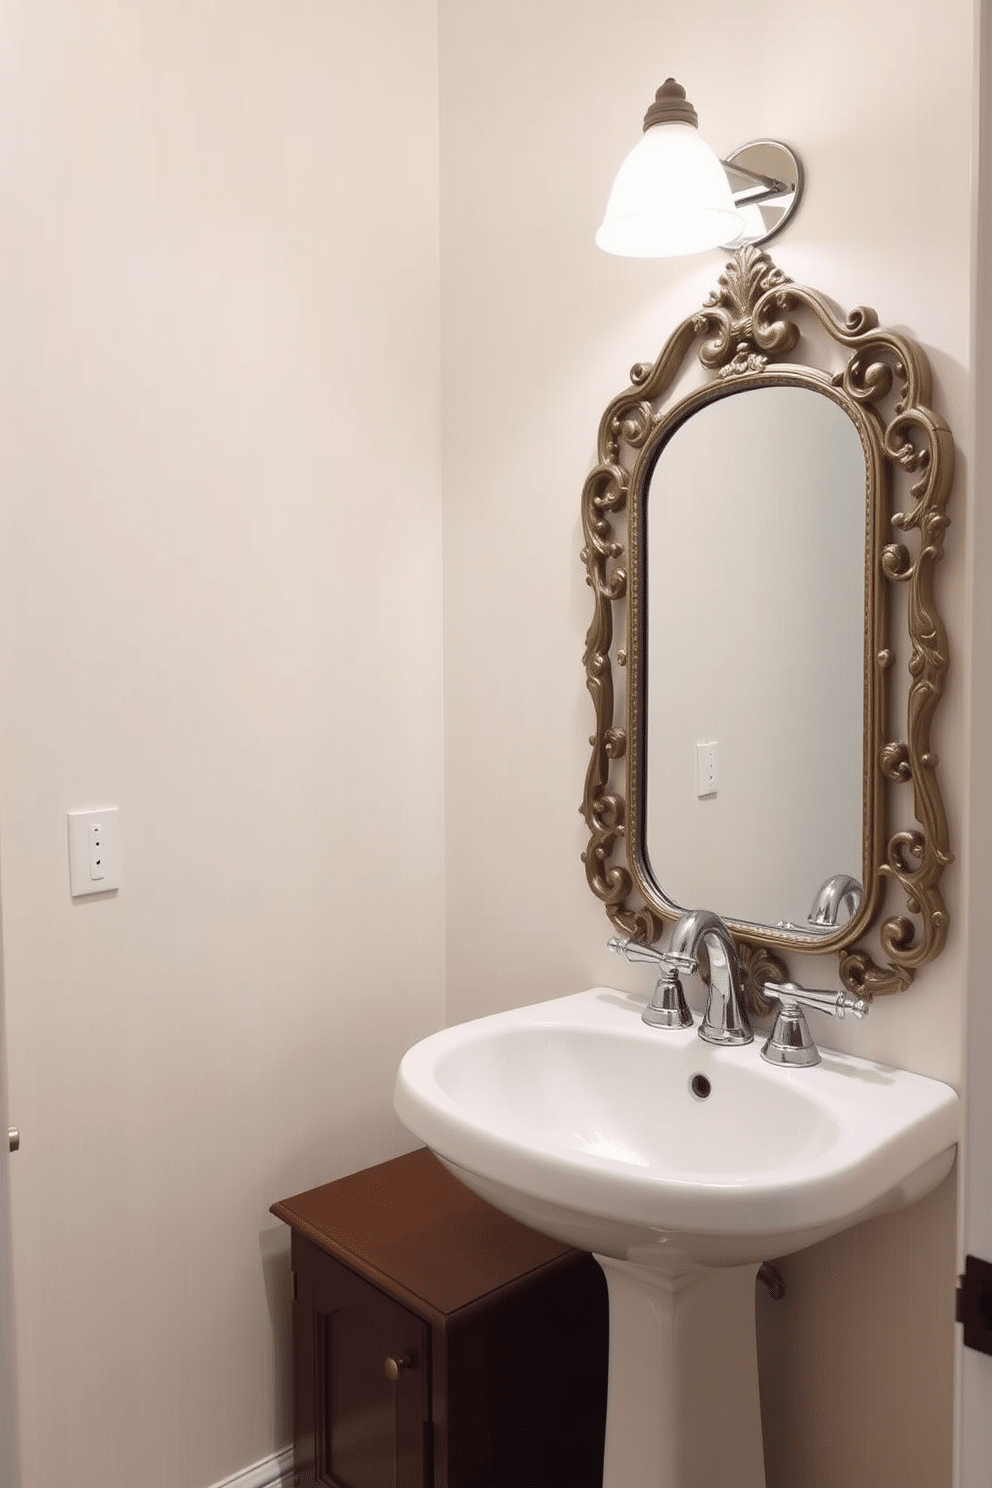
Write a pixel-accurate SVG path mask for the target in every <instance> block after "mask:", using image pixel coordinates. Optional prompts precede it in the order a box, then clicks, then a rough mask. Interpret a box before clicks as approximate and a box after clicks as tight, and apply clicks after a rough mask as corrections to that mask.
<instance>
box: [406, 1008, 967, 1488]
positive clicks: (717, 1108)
mask: <svg viewBox="0 0 992 1488" xmlns="http://www.w3.org/2000/svg"><path fill="white" fill-rule="evenodd" d="M641 1008H642V1003H641V1002H639V1001H638V1000H637V999H636V998H634V997H632V996H628V995H626V994H624V993H622V992H617V991H613V990H612V989H610V988H607V987H594V988H592V989H590V990H588V991H585V992H579V993H577V994H575V995H574V996H571V997H563V998H556V999H555V1000H553V1001H551V1002H544V1003H538V1004H536V1005H533V1006H529V1007H522V1008H516V1009H514V1010H512V1011H511V1012H507V1013H498V1014H495V1015H494V1016H492V1017H489V1018H480V1019H478V1020H476V1021H474V1022H471V1023H463V1024H460V1025H459V1026H457V1027H454V1028H448V1029H444V1030H443V1031H442V1032H440V1033H437V1034H434V1035H432V1036H431V1037H430V1038H427V1039H424V1040H423V1041H422V1042H421V1043H419V1044H416V1045H415V1046H414V1047H413V1048H412V1049H411V1050H409V1052H408V1053H407V1054H406V1055H405V1057H404V1059H403V1061H402V1063H401V1065H400V1069H399V1074H398V1076H397V1082H396V1093H395V1105H396V1110H397V1112H398V1114H399V1116H400V1119H401V1120H402V1121H403V1122H404V1124H405V1125H406V1126H407V1127H408V1128H409V1129H410V1130H411V1131H412V1132H413V1133H414V1134H415V1135H416V1136H418V1137H419V1138H420V1139H421V1141H423V1142H424V1143H426V1145H427V1146H428V1147H430V1148H431V1149H432V1150H433V1151H434V1152H435V1153H436V1154H437V1156H438V1157H439V1158H440V1159H441V1161H442V1162H443V1163H445V1165H446V1166H447V1167H448V1168H449V1169H450V1170H451V1171H452V1172H453V1173H454V1174H455V1175H456V1176H457V1177H459V1178H460V1179H461V1180H462V1182H463V1183H465V1184H466V1185H467V1186H468V1187H469V1188H471V1189H473V1190H474V1191H475V1192H476V1193H478V1194H480V1195H481V1196H482V1197H483V1198H486V1199H488V1200H490V1202H491V1203H493V1204H495V1205H496V1207H497V1208H499V1209H502V1210H503V1211H504V1212H506V1213H507V1214H511V1215H513V1216H514V1217H515V1218H517V1219H519V1220H522V1221H523V1222H524V1223H525V1224H529V1225H531V1226H532V1227H533V1228H534V1229H537V1230H541V1231H543V1232H544V1233H546V1234H549V1235H553V1236H555V1237H557V1238H558V1239H561V1240H564V1241H566V1242H567V1243H569V1244H571V1245H574V1246H577V1247H580V1248H582V1249H585V1250H591V1251H592V1252H593V1253H594V1255H595V1256H596V1259H597V1260H598V1261H599V1263H600V1265H601V1266H602V1267H603V1270H604V1272H605V1274H606V1279H607V1285H608V1289H609V1298H610V1384H609V1398H608V1406H607V1435H606V1460H605V1465H604V1478H603V1482H604V1488H724V1485H727V1488H730V1485H732V1488H762V1485H763V1484H764V1465H763V1457H762V1446H761V1424H760V1411H759V1403H758V1381H757V1355H756V1349H755V1334H754V1280H755V1275H756V1272H757V1269H758V1266H759V1265H760V1263H761V1262H762V1261H764V1260H767V1259H769V1258H770V1257H773V1256H780V1255H784V1254H787V1253H788V1252H791V1251H794V1250H800V1249H802V1247H803V1246H806V1245H812V1244H813V1243H814V1242H815V1241H817V1240H821V1239H823V1238H825V1237H826V1236H828V1235H832V1234H835V1233H836V1232H837V1231H838V1230H842V1229H845V1228H846V1227H847V1226H848V1225H852V1224H857V1223H858V1222H859V1221H860V1220H863V1219H867V1218H869V1217H870V1216H872V1215H877V1214H882V1213H885V1212H887V1211H890V1210H894V1209H898V1208H901V1207H903V1206H904V1205H907V1204H911V1203H913V1202H914V1201H915V1200H916V1199H919V1198H922V1197H923V1195H924V1194H926V1193H929V1192H930V1190H931V1189H933V1188H934V1187H935V1186H936V1185H937V1184H938V1183H939V1182H940V1180H941V1179H942V1178H943V1177H944V1175H945V1174H946V1173H947V1172H948V1171H949V1169H950V1167H951V1164H952V1163H953V1160H954V1152H955V1145H956V1142H957V1137H958V1120H959V1117H958V1098H957V1096H956V1094H955V1092H954V1091H953V1090H952V1089H951V1088H950V1087H949V1086H947V1085H943V1084H941V1083H940V1082H939V1081H936V1080H930V1079H926V1078H924V1077H923V1076H921V1075H915V1074H910V1073H908V1072H906V1071H904V1070H898V1069H892V1068H889V1067H887V1066H884V1065H880V1064H874V1063H872V1062H871V1061H869V1060H864V1059H858V1058H855V1057H853V1056H850V1055H846V1054H836V1053H831V1052H830V1051H827V1050H824V1051H823V1058H822V1061H821V1063H820V1064H819V1065H817V1066H816V1067H815V1068H812V1069H799V1070H793V1069H783V1068H779V1067H774V1066H772V1065H769V1064H766V1063H765V1062H764V1061H763V1060H762V1059H761V1057H760V1041H757V1040H756V1041H755V1042H754V1043H752V1044H748V1045H746V1046H744V1047H743V1048H731V1049H727V1048H718V1047H714V1046H712V1045H709V1044H705V1043H703V1042H702V1041H701V1040H700V1039H699V1038H698V1037H697V1036H696V1032H695V1029H692V1028H689V1029H685V1030H679V1031H675V1030H659V1029H653V1028H648V1027H646V1026H645V1025H644V1024H643V1023H642V1022H641V1020H640V1012H641Z"/></svg>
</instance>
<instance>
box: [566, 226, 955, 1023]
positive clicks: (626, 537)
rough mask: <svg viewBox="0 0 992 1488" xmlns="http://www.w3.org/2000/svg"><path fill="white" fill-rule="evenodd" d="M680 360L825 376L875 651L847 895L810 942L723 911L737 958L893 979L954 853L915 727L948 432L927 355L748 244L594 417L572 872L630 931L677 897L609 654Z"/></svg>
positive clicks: (941, 664) (927, 927) (619, 675)
mask: <svg viewBox="0 0 992 1488" xmlns="http://www.w3.org/2000/svg"><path fill="white" fill-rule="evenodd" d="M814 343H816V344H817V345H819V344H820V343H822V344H823V345H824V347H825V350H824V352H823V354H822V355H820V356H819V357H816V356H814V355H813V354H812V352H811V350H810V348H811V346H813V344H814ZM693 359H695V361H696V362H698V364H699V366H700V367H701V368H702V369H703V371H704V375H705V376H707V377H708V378H709V379H710V381H711V384H712V386H713V388H714V389H715V390H716V389H722V388H724V387H728V386H733V387H735V388H737V387H741V388H744V389H746V388H750V387H754V386H761V385H763V384H764V382H765V381H768V382H772V381H775V380H776V379H777V380H779V381H781V380H783V377H784V375H785V374H787V375H788V378H789V380H791V381H800V382H804V383H805V384H806V385H808V386H811V387H813V388H815V389H816V390H820V391H823V390H827V389H829V392H830V394H831V396H833V397H834V398H835V400H836V401H838V402H840V403H841V404H842V405H843V406H846V407H847V408H848V411H849V412H850V413H851V416H852V418H855V421H856V422H858V423H859V428H861V429H862V431H864V430H867V435H865V434H864V433H862V442H863V443H864V444H865V455H866V465H867V471H868V503H869V510H868V514H867V517H868V520H867V524H866V525H867V530H868V534H869V543H868V552H867V554H866V568H865V573H866V590H865V593H866V599H865V607H866V624H867V626H868V628H869V629H868V635H869V638H870V648H869V649H870V654H872V655H873V656H874V658H875V664H874V665H873V666H866V675H865V682H864V689H865V740H866V752H865V770H864V791H863V803H864V805H863V815H864V821H865V865H864V866H865V873H866V882H865V884H864V898H863V902H862V905H861V908H860V910H859V911H858V912H857V913H855V915H854V916H853V917H852V919H851V920H850V921H849V922H848V923H847V924H846V925H844V926H842V927H840V928H839V929H838V931H837V933H836V934H832V935H830V936H828V937H827V938H825V939H824V938H821V939H819V940H817V939H815V938H811V937H806V936H804V935H803V934H802V933H799V934H790V933H789V931H795V930H796V927H794V926H792V927H788V930H783V929H782V928H781V927H777V926H755V925H753V924H751V923H747V922H736V921H734V920H733V919H729V920H728V923H729V924H730V928H731V929H732V931H733V933H734V935H735V938H736V939H737V940H738V943H739V945H740V946H741V949H742V954H744V955H745V957H746V960H747V964H748V965H749V966H750V965H752V963H753V965H754V966H755V967H756V968H761V969H762V970H763V971H765V972H768V971H770V972H772V973H773V974H777V973H778V972H780V971H781V969H782V966H783V963H782V962H781V961H779V960H778V959H777V956H776V955H775V954H773V952H779V953H781V952H782V951H787V950H789V949H792V950H793V951H796V952H801V953H803V954H806V953H819V952H823V951H833V952H836V953H837V954H838V955H839V958H840V961H839V969H840V976H841V979H842V981H843V983H844V985H845V986H847V987H848V988H849V989H851V990H852V991H855V992H857V993H858V994H859V995H862V996H865V997H869V998H871V997H873V996H875V995H877V994H880V993H888V992H895V991H899V990H902V989H903V988H905V987H907V986H909V984H910V983H911V981H912V980H913V977H914V976H915V974H916V971H917V970H918V969H919V967H921V966H922V965H924V964H926V963H927V962H929V961H931V960H932V959H933V958H934V957H935V956H936V955H937V954H938V953H939V952H940V951H941V949H942V948H943V946H944V943H945V940H946V936H947V927H948V914H947V909H946V906H945V904H944V900H943V897H942V894H941V889H940V879H941V875H942V873H943V870H944V868H945V867H946V866H947V864H948V863H950V862H951V861H952V853H951V851H950V847H949V843H948V827H947V818H946V813H945V810H944V805H943V800H942V796H941V791H940V787H939V783H938V779H937V765H938V761H937V757H936V755H935V753H934V751H933V748H932V744H931V735H932V726H933V719H934V714H935V711H936V709H937V706H938V704H939V701H940V698H941V696H942V694H943V691H944V686H945V680H946V675H947V668H948V646H947V635H946V631H945V627H944V624H943V622H942V620H941V617H940V614H939V611H938V608H937V603H936V597H935V587H934V574H935V569H936V566H937V564H938V563H939V561H940V559H941V556H942V553H943V544H944V535H945V532H946V529H947V516H946V506H947V501H948V497H949V494H950V488H951V483H952V476H953V468H954V447H953V441H952V438H951V434H950V431H949V429H948V428H947V426H946V424H945V423H944V422H943V421H942V420H941V419H940V418H939V417H938V416H937V415H936V414H935V413H934V412H933V411H932V410H931V408H930V407H929V401H930V374H929V368H928V365H927V362H926V359H925V357H924V355H923V352H922V351H921V349H920V348H919V347H918V346H916V345H915V343H913V342H912V341H911V340H910V339H909V338H908V337H905V336H903V335H901V334H899V333H897V332H895V331H891V330H885V329H882V328H880V327H879V325H878V320H877V316H876V315H875V312H874V311H872V310H870V309H868V308H866V307H863V306H861V307H858V308H856V309H854V310H852V311H851V312H850V314H848V315H846V316H842V315H840V314H838V313H837V312H836V311H835V309H834V308H833V307H832V305H831V304H830V303H829V302H828V300H827V299H826V298H825V297H824V296H823V295H821V294H820V293H818V292H817V291H815V290H813V289H810V288H807V287H804V286H801V285H797V284H794V283H792V281H791V280H789V279H788V278H787V277H786V276H785V274H783V273H782V271H781V270H780V269H778V268H777V267H776V265H775V264H773V263H772V261H771V260H770V259H769V258H768V256H767V255H766V254H765V253H764V252H762V251H761V250H760V249H757V248H754V247H745V248H742V249H740V250H739V251H738V252H737V253H736V254H735V255H734V257H733V259H732V260H731V261H730V262H729V263H728V264H727V265H726V267H725V269H724V271H723V273H722V274H721V275H720V277H719V281H718V287H717V288H716V289H715V290H714V291H713V293H712V294H711V295H710V296H709V297H708V299H707V300H706V301H705V303H704V304H703V306H702V308H701V309H700V310H698V311H696V312H695V313H694V314H692V315H690V316H689V317H688V318H687V319H686V320H684V321H683V322H682V323H681V324H680V325H679V326H677V327H676V329H675V330H674V331H673V333H672V334H671V336H670V337H669V338H668V340H667V342H666V343H665V345H664V347H663V348H662V350H661V352H660V354H659V356H658V358H657V360H656V361H655V362H653V363H650V364H649V363H639V364H638V365H636V366H635V367H634V368H633V369H632V372H631V382H630V386H629V387H628V388H627V389H625V390H624V391H623V392H622V393H620V394H619V395H618V396H617V397H616V398H614V399H613V401H612V402H611V403H610V405H609V407H608V408H607V409H606V411H605V413H604V415H603V417H602V419H601V421H600V429H599V440H598V459H597V463H596V466H595V468H594V469H593V470H592V471H591V473H590V475H589V476H588V478H587V480H586V482H585V486H584V488H583V494H582V525H583V537H584V543H583V548H582V561H583V563H584V564H585V569H586V579H587V582H588V584H589V585H590V587H591V589H592V594H593V616H592V621H591V623H590V626H589V630H588V633H587V636H586V648H585V657H584V661H585V674H586V685H587V687H588V690H589V692H590V695H591V697H592V700H593V706H594V712H595V728H594V732H593V734H592V736H591V739H590V748H591V755H590V759H589V765H588V769H587V772H586V781H585V790H584V794H583V801H582V807H581V811H582V813H583V816H584V818H585V822H586V826H587V828H588V833H589V837H588V843H587V847H586V850H585V853H584V854H583V859H584V862H585V867H586V875H587V879H588V882H589V886H590V888H591V889H592V891H593V893H594V894H595V895H596V896H597V898H599V899H600V900H601V901H602V902H603V904H604V906H605V908H606V911H607V914H608V915H609V917H610V919H611V920H612V922H613V923H614V924H615V925H616V926H617V927H618V928H620V929H621V930H622V931H623V932H624V933H625V934H627V935H632V936H634V937H635V938H636V939H639V940H643V941H644V942H646V943H650V942H651V941H654V940H657V939H658V938H660V936H661V935H662V934H663V933H664V930H665V925H666V923H668V922H670V921H671V920H672V919H673V918H674V917H675V915H676V914H677V913H678V912H679V909H678V906H675V905H673V904H672V903H670V902H669V901H668V900H667V898H666V897H665V893H664V891H663V889H662V888H661V887H660V886H655V885H653V884H652V883H651V882H645V874H644V871H643V855H642V854H640V853H639V851H638V845H637V844H636V843H635V842H634V841H632V838H631V811H630V804H631V803H630V779H631V776H630V769H631V765H630V747H629V746H630V739H631V735H632V723H633V724H636V710H637V708H638V707H639V706H640V699H639V696H638V680H637V670H636V668H635V667H633V666H630V665H624V663H625V662H626V661H627V653H628V652H630V653H632V654H634V653H636V647H637V644H638V638H637V636H636V635H632V634H631V633H630V630H631V618H630V616H631V611H630V582H629V574H628V568H629V564H630V561H631V556H630V555H631V545H632V534H631V504H632V496H634V495H635V488H634V487H633V486H632V482H635V481H636V480H638V479H642V478H643V473H644V471H645V470H646V469H647V468H648V460H649V456H650V452H651V450H652V449H655V448H657V446H658V444H659V442H660V441H661V440H663V439H664V437H665V434H666V431H667V430H670V429H671V427H673V424H674V422H676V421H677V420H678V419H679V418H680V417H684V416H685V412H684V406H685V403H686V401H687V400H686V398H685V396H684V395H683V396H682V397H681V399H680V397H679V394H678V384H679V381H680V379H681V378H682V377H683V376H684V375H686V373H687V370H688V369H689V368H690V367H691V366H692V365H693ZM696 376H697V381H698V373H697V374H696ZM718 395H719V393H718V392H716V391H715V392H714V396H718ZM897 505H898V506H900V507H901V509H896V507H897ZM887 529H888V530H887ZM759 540H760V539H759V536H758V535H756V538H755V541H756V542H758V541H759ZM896 592H898V593H899V594H900V595H901V596H904V598H903V600H902V603H901V605H900V607H899V612H900V614H902V613H904V614H905V617H906V619H905V629H904V630H903V631H902V633H901V634H900V635H899V636H897V637H892V636H890V635H889V628H890V623H891V620H892V614H893V612H894V610H895V608H896V607H895V605H894V604H893V597H894V595H895V594H896ZM900 668H902V669H903V670H902V671H900ZM900 678H901V690H900V688H897V686H896V682H897V681H898V680H899V679H900ZM903 693H904V695H905V722H904V729H900V730H899V733H898V736H897V737H891V736H890V730H891V717H890V715H891V714H892V712H893V706H894V704H893V700H894V698H895V697H896V696H897V694H898V695H899V697H900V699H901V697H902V695H903ZM910 798H911V812H912V817H913V822H912V823H909V822H908V818H909V810H908V809H907V803H908V802H909V801H910ZM900 898H901V902H899V901H900ZM890 901H891V902H890ZM699 907H703V906H698V905H689V906H685V908H699ZM705 907H707V908H713V907H714V906H712V905H709V906H705ZM716 907H717V908H719V906H716ZM876 958H878V959H876Z"/></svg>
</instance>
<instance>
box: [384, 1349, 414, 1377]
mask: <svg viewBox="0 0 992 1488" xmlns="http://www.w3.org/2000/svg"><path fill="white" fill-rule="evenodd" d="M385 1368H386V1378H387V1379H391V1380H398V1379H399V1377H400V1371H401V1370H402V1369H412V1368H413V1359H412V1358H411V1357H410V1355H409V1354H404V1355H403V1357H402V1358H401V1359H387V1360H386V1366H385Z"/></svg>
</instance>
